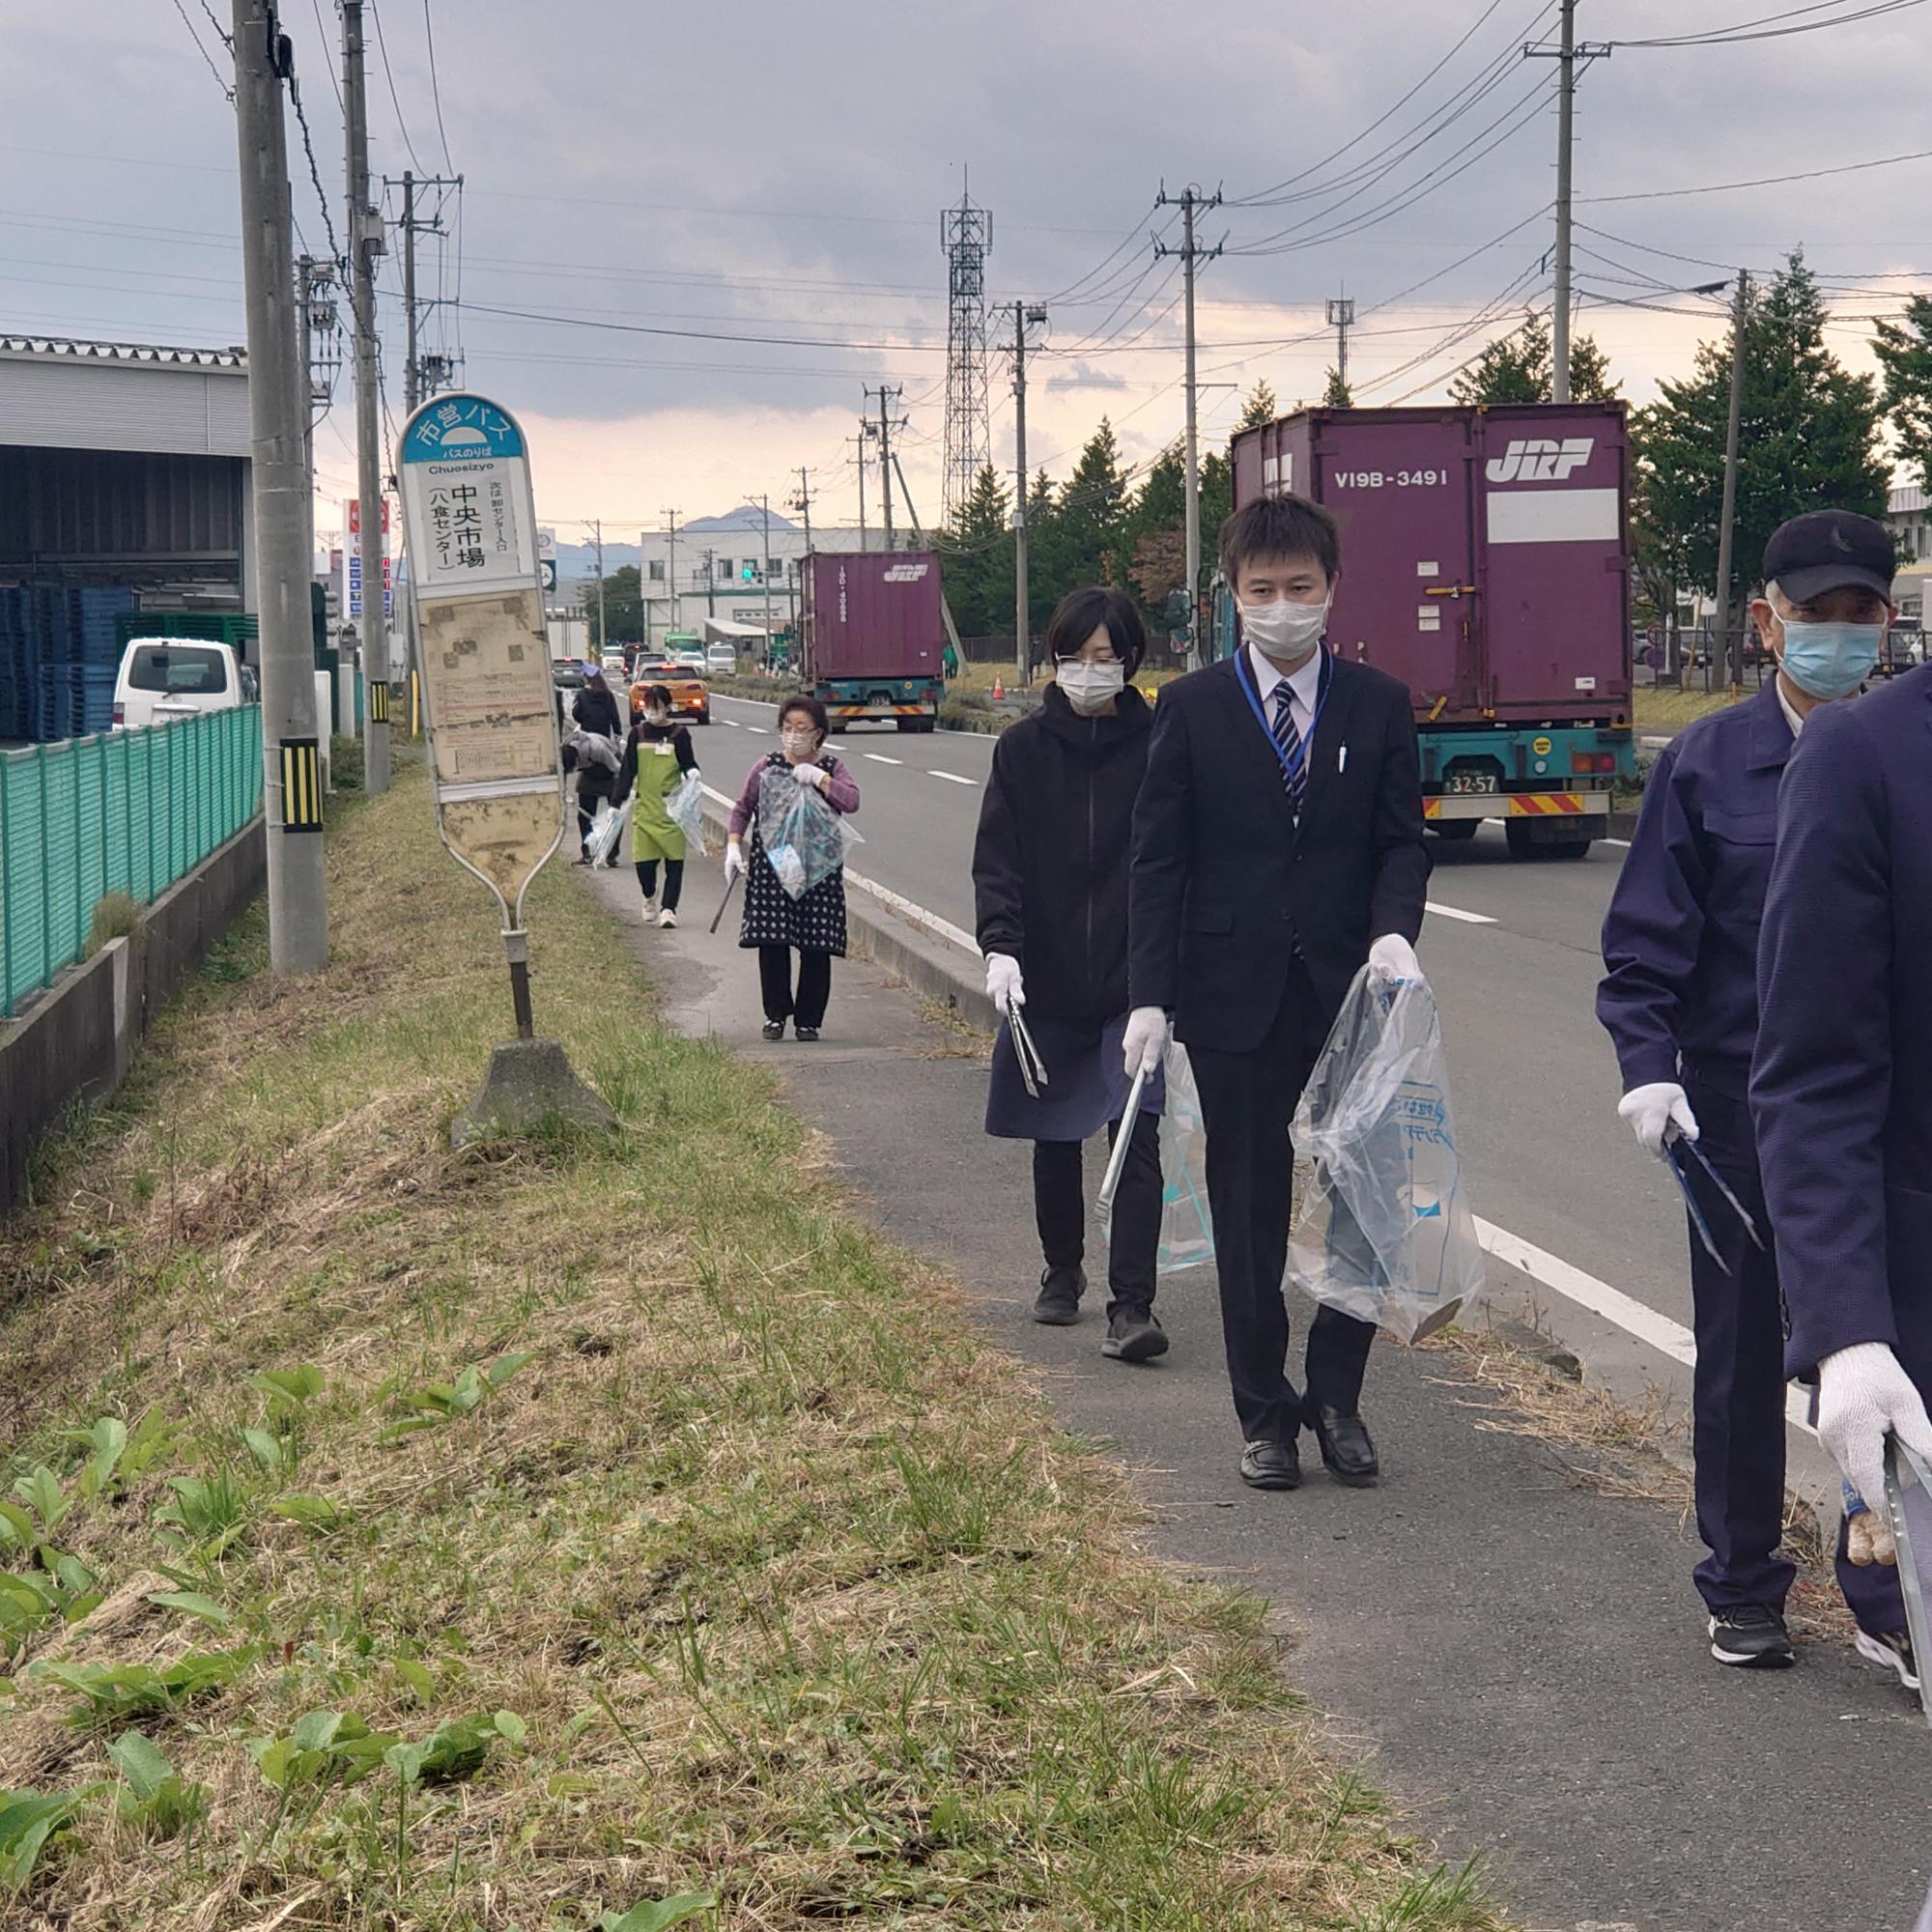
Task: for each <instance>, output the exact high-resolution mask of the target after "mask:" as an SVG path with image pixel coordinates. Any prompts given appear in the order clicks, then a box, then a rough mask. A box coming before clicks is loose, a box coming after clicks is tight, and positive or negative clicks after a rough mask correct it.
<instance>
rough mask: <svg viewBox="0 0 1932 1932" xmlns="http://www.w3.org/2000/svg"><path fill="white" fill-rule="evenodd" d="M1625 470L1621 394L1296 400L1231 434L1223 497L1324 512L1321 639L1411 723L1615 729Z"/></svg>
mask: <svg viewBox="0 0 1932 1932" xmlns="http://www.w3.org/2000/svg"><path fill="white" fill-rule="evenodd" d="M1628 464H1629V440H1628V437H1627V434H1626V430H1625V422H1624V408H1623V405H1622V404H1621V403H1575V404H1560V405H1557V404H1537V403H1524V404H1500V405H1496V406H1494V407H1492V408H1489V409H1463V408H1449V407H1442V408H1428V409H1397V410H1310V411H1306V412H1303V413H1301V414H1299V415H1293V416H1286V417H1284V418H1282V419H1281V420H1280V421H1279V422H1274V423H1268V424H1264V426H1263V427H1261V428H1259V429H1253V430H1248V431H1244V432H1243V433H1242V434H1240V435H1239V436H1237V437H1236V439H1235V444H1234V471H1235V502H1236V506H1239V505H1240V504H1243V503H1248V502H1251V501H1253V500H1254V498H1255V497H1260V496H1265V495H1272V494H1275V493H1277V492H1281V491H1293V492H1295V493H1297V494H1298V495H1301V496H1304V497H1313V498H1315V500H1316V501H1318V502H1320V503H1323V504H1325V505H1326V506H1327V507H1328V508H1329V509H1330V510H1331V511H1333V512H1334V515H1335V520H1336V522H1337V524H1338V525H1339V526H1341V532H1342V577H1341V582H1340V583H1339V584H1338V586H1337V588H1336V592H1335V607H1334V612H1333V615H1332V616H1331V618H1330V621H1329V626H1328V637H1329V640H1330V641H1331V643H1332V644H1333V645H1334V647H1335V648H1336V649H1337V650H1338V651H1340V652H1341V653H1342V654H1344V655H1345V656H1349V657H1354V658H1359V659H1361V660H1362V661H1363V662H1365V663H1368V664H1372V665H1376V666H1378V668H1381V669H1382V670H1385V671H1388V672H1389V673H1391V674H1392V675H1393V676H1396V677H1400V678H1402V679H1404V680H1406V683H1407V685H1408V688H1409V691H1410V694H1411V695H1412V696H1413V698H1414V701H1415V707H1416V711H1417V714H1418V717H1419V718H1421V719H1424V720H1427V721H1428V722H1429V723H1431V724H1435V725H1454V724H1464V723H1470V724H1473V723H1478V722H1490V723H1520V724H1531V723H1534V724H1552V725H1555V724H1571V725H1585V724H1596V725H1614V726H1623V725H1628V724H1629V723H1630V715H1631V710H1630V703H1631V668H1630V666H1631V651H1630V599H1629V575H1628V571H1629V564H1628V553H1629V544H1628V519H1627V497H1628V488H1629V478H1628Z"/></svg>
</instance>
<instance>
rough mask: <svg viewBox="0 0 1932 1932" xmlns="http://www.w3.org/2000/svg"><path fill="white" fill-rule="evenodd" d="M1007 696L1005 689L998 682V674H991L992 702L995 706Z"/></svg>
mask: <svg viewBox="0 0 1932 1932" xmlns="http://www.w3.org/2000/svg"><path fill="white" fill-rule="evenodd" d="M1006 695H1007V687H1006V686H1005V685H1004V684H1002V683H1001V682H1000V673H999V672H998V671H995V672H994V673H993V702H994V703H995V704H997V703H998V702H999V701H1000V699H1001V698H1003V697H1004V696H1006Z"/></svg>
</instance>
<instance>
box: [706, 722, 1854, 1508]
mask: <svg viewBox="0 0 1932 1932" xmlns="http://www.w3.org/2000/svg"><path fill="white" fill-rule="evenodd" d="M716 702H717V715H718V718H719V719H720V721H721V723H720V724H719V725H714V726H713V727H712V729H711V731H710V733H709V734H708V735H703V734H700V735H701V736H702V742H701V744H700V747H699V751H700V755H701V756H702V757H703V758H704V759H705V761H706V765H707V773H706V776H707V778H708V779H709V780H710V781H711V782H712V783H713V784H715V785H717V786H718V787H719V789H721V790H725V791H729V792H732V793H733V794H735V792H736V790H737V786H738V783H739V781H741V780H742V778H743V776H744V773H745V772H746V770H748V769H749V767H750V764H751V761H752V757H753V755H754V753H753V747H754V746H759V745H760V743H761V741H760V740H759V739H758V738H757V737H755V736H753V735H752V734H753V731H755V730H756V729H757V728H759V727H761V726H762V727H765V728H766V729H767V730H769V727H770V726H771V725H772V724H773V722H774V721H775V719H776V715H777V714H776V707H774V706H771V705H762V704H753V703H747V702H741V701H737V700H731V699H725V698H720V699H718V700H716ZM740 738H749V739H750V743H748V744H747V745H745V747H744V748H743V753H742V755H735V756H734V754H735V753H739V747H738V746H737V745H736V744H735V743H731V742H728V741H731V740H736V739H740ZM721 739H722V740H725V741H727V742H725V743H722V744H721V743H720V742H719V741H720V740H721ZM774 742H775V740H774V739H773V738H771V737H769V736H767V737H766V738H764V739H763V740H762V744H763V745H770V744H772V743H774ZM995 742H996V741H995V740H994V739H992V738H989V737H981V736H978V735H976V734H972V733H967V732H937V733H935V734H933V735H932V736H930V737H926V736H915V735H909V734H908V735H900V734H897V733H893V732H887V731H881V730H879V729H877V728H876V727H870V728H861V729H858V730H854V731H850V732H847V733H846V734H844V735H843V736H842V737H840V738H838V740H837V741H836V745H837V749H838V755H839V756H840V757H841V758H843V759H844V760H845V761H846V762H847V763H848V764H849V765H850V766H851V768H852V770H853V772H854V774H855V775H856V777H857V779H858V781H859V785H860V789H861V794H862V799H863V804H862V809H861V810H860V812H859V814H858V824H859V826H860V828H861V829H862V830H863V832H864V834H865V837H866V839H867V843H866V844H865V845H864V846H863V847H862V848H860V850H859V851H858V852H857V853H856V854H855V855H854V858H853V869H854V870H855V871H858V872H860V873H863V874H864V875H866V876H867V877H870V878H873V879H876V880H878V881H879V882H880V883H881V884H882V885H884V886H887V887H889V888H890V889H891V890H893V891H894V892H896V893H899V894H901V895H904V896H906V897H907V898H910V899H912V900H914V901H915V902H916V903H918V904H920V905H923V906H924V907H926V908H927V909H928V910H930V911H931V912H934V913H936V914H938V915H940V916H941V917H942V918H943V919H945V920H947V921H949V922H951V923H952V924H954V925H956V926H959V927H962V928H964V929H965V930H966V931H967V932H970V931H971V930H972V926H973V886H972V878H971V875H970V867H971V863H972V850H973V833H974V827H975V825H976V824H977V822H978V815H979V810H980V795H981V790H982V787H983V784H984V781H985V776H986V772H987V768H988V764H989V762H990V759H991V756H992V748H993V745H994V743H995ZM941 774H945V775H946V776H941ZM1432 849H1433V850H1434V852H1435V866H1436V869H1435V877H1434V879H1433V880H1432V882H1431V885H1430V902H1431V905H1432V908H1434V910H1432V912H1431V914H1430V916H1429V918H1428V920H1427V922H1426V924H1425V927H1424V931H1423V938H1422V944H1421V948H1420V951H1421V956H1422V959H1423V962H1424V964H1425V966H1426V967H1427V968H1428V971H1429V976H1430V979H1431V980H1432V982H1433V983H1434V985H1435V991H1436V996H1437V999H1438V1000H1439V1002H1440V1004H1441V1008H1442V1012H1443V1031H1444V1037H1445V1039H1446V1041H1447V1042H1448V1049H1449V1059H1450V1070H1451V1077H1452V1082H1453V1086H1454V1091H1455V1095H1456V1101H1457V1111H1458V1115H1459V1121H1460V1125H1461V1131H1462V1137H1463V1143H1464V1146H1465V1147H1466V1149H1467V1151H1468V1157H1469V1162H1470V1175H1469V1179H1470V1185H1471V1189H1472V1196H1473V1199H1474V1201H1475V1204H1476V1208H1477V1211H1478V1213H1480V1214H1481V1215H1482V1217H1483V1218H1484V1219H1485V1220H1486V1221H1489V1222H1492V1223H1493V1224H1495V1225H1496V1226H1498V1227H1499V1228H1501V1229H1503V1230H1506V1231H1507V1232H1508V1233H1509V1234H1511V1235H1514V1236H1520V1237H1521V1239H1523V1240H1525V1241H1528V1242H1530V1243H1533V1244H1534V1245H1535V1247H1537V1248H1539V1249H1541V1250H1544V1251H1546V1252H1547V1253H1548V1255H1549V1256H1550V1257H1552V1258H1554V1259H1555V1260H1556V1261H1558V1262H1559V1263H1563V1264H1569V1267H1570V1268H1572V1269H1575V1270H1580V1271H1581V1273H1582V1274H1583V1275H1585V1276H1587V1277H1590V1278H1591V1279H1592V1280H1593V1281H1600V1282H1603V1283H1606V1284H1608V1285H1609V1286H1610V1287H1612V1288H1613V1289H1615V1290H1617V1291H1620V1292H1621V1293H1623V1294H1625V1295H1628V1296H1631V1297H1633V1298H1634V1300H1636V1301H1637V1302H1638V1303H1640V1304H1641V1305H1642V1306H1643V1307H1644V1308H1647V1309H1650V1310H1654V1311H1656V1312H1657V1313H1658V1314H1660V1315H1662V1316H1663V1317H1665V1318H1666V1320H1667V1321H1668V1322H1670V1323H1674V1324H1677V1325H1678V1326H1679V1327H1681V1328H1686V1329H1688V1327H1689V1325H1690V1280H1689V1269H1688V1264H1687V1261H1686V1256H1685V1233H1684V1222H1683V1216H1682V1210H1681V1208H1680V1206H1679V1201H1678V1195H1677V1191H1676V1188H1675V1186H1674V1184H1673V1183H1672V1181H1671V1180H1670V1179H1669V1177H1668V1175H1667V1174H1666V1173H1665V1172H1664V1171H1663V1170H1662V1167H1661V1166H1660V1165H1659V1164H1658V1163H1657V1162H1655V1161H1653V1160H1651V1159H1649V1158H1647V1157H1646V1156H1645V1155H1643V1154H1642V1153H1641V1152H1640V1151H1638V1150H1637V1149H1636V1147H1635V1146H1634V1143H1633V1141H1632V1139H1631V1135H1630V1130H1629V1129H1628V1128H1627V1127H1626V1126H1625V1125H1624V1124H1623V1122H1621V1121H1619V1120H1618V1119H1617V1117H1616V1111H1615V1106H1616V1099H1617V1094H1618V1093H1619V1091H1620V1087H1619V1083H1618V1080H1617V1073H1616V1064H1615V1061H1614V1059H1613V1057H1612V1055H1611V1053H1610V1050H1609V1044H1608V1041H1607V1040H1606V1038H1605V1036H1604V1033H1603V1031H1602V1029H1601V1028H1600V1027H1599V1026H1598V1025H1597V1021H1596V1016H1595V1009H1594V1000H1595V994H1596V982H1597V978H1598V975H1599V973H1600V971H1601V965H1600V960H1599V955H1598V952H1597V936H1598V931H1599V928H1600V927H1601V925H1602V923H1603V917H1604V909H1605V906H1606V904H1607V903H1608V901H1609V896H1610V892H1611V889H1612V888H1613V887H1614V885H1615V883H1616V877H1617V871H1618V867H1619V866H1620V865H1621V863H1622V860H1623V849H1622V848H1621V847H1620V846H1618V845H1613V844H1610V843H1608V842H1601V843H1599V844H1597V845H1595V846H1594V847H1592V849H1591V852H1590V854H1589V856H1588V858H1586V859H1583V860H1580V861H1576V862H1557V863H1546V864H1531V863H1521V862H1518V861H1515V860H1512V859H1511V858H1510V857H1509V854H1508V852H1507V850H1506V849H1505V846H1504V842H1503V837H1502V829H1501V827H1500V826H1499V825H1496V824H1491V825H1487V826H1485V828H1484V829H1483V831H1482V833H1481V834H1480V835H1479V836H1478V837H1477V838H1475V839H1474V840H1472V841H1470V842H1469V843H1468V844H1465V845H1444V844H1441V843H1438V842H1435V841H1432ZM1456 914H1461V915H1463V917H1461V918H1458V917H1455V916H1453V915H1456ZM1476 921H1482V922H1487V923H1475V922H1476ZM1499 1279H1500V1280H1501V1282H1502V1283H1503V1297H1504V1298H1505V1299H1511V1298H1515V1299H1526V1300H1528V1301H1530V1302H1532V1303H1533V1306H1534V1309H1535V1311H1536V1313H1537V1314H1538V1315H1539V1317H1540V1318H1541V1319H1542V1320H1543V1321H1544V1322H1545V1325H1547V1326H1549V1327H1551V1328H1553V1329H1554V1331H1555V1332H1556V1333H1557V1334H1558V1335H1559V1336H1560V1337H1561V1338H1562V1339H1563V1340H1564V1341H1565V1342H1566V1343H1567V1344H1568V1345H1569V1346H1570V1347H1572V1348H1574V1349H1577V1350H1578V1351H1579V1352H1580V1353H1581V1354H1582V1355H1583V1358H1584V1359H1585V1360H1586V1361H1587V1362H1588V1363H1589V1365H1590V1368H1591V1370H1592V1372H1593V1374H1594V1375H1595V1376H1596V1377H1597V1378H1599V1379H1601V1380H1602V1381H1604V1382H1605V1384H1606V1385H1608V1386H1610V1387H1612V1388H1615V1389H1616V1390H1617V1391H1618V1392H1619V1393H1620V1394H1622V1395H1624V1396H1625V1397H1626V1398H1628V1399H1631V1400H1644V1399H1646V1398H1647V1397H1648V1396H1649V1394H1650V1393H1651V1391H1652V1389H1653V1387H1655V1388H1658V1389H1661V1390H1662V1391H1663V1392H1664V1393H1665V1394H1666V1395H1667V1396H1668V1397H1669V1398H1670V1399H1671V1401H1672V1402H1673V1404H1674V1405H1675V1406H1676V1407H1677V1409H1678V1410H1679V1411H1680V1412H1681V1411H1682V1408H1683V1405H1684V1404H1685V1403H1686V1402H1687V1401H1688V1396H1689V1386H1690V1378H1689V1374H1688V1371H1687V1369H1686V1368H1685V1365H1684V1364H1683V1363H1682V1362H1681V1361H1677V1360H1674V1359H1671V1358H1670V1357H1668V1356H1666V1355H1665V1354H1663V1353H1661V1352H1660V1351H1659V1350H1658V1349H1657V1348H1656V1347H1655V1346H1653V1345H1652V1343H1650V1342H1648V1341H1643V1340H1638V1339H1634V1338H1633V1336H1632V1335H1631V1334H1630V1332H1629V1330H1628V1328H1627V1326H1624V1325H1620V1324H1619V1323H1618V1322H1616V1321H1609V1320H1605V1319H1604V1318H1603V1317H1602V1316H1600V1315H1598V1314H1595V1313H1592V1312H1590V1311H1588V1310H1586V1309H1584V1308H1581V1307H1579V1306H1577V1304H1576V1303H1575V1302H1574V1301H1573V1300H1571V1299H1569V1298H1568V1297H1567V1296H1566V1295H1565V1294H1564V1293H1560V1292H1559V1290H1558V1289H1557V1288H1556V1287H1553V1286H1552V1285H1551V1284H1552V1283H1555V1282H1565V1281H1568V1279H1569V1277H1568V1275H1567V1274H1566V1273H1565V1272H1564V1271H1563V1270H1562V1269H1560V1268H1559V1269H1550V1270H1545V1279H1544V1280H1542V1281H1541V1282H1537V1283H1534V1284H1527V1283H1525V1282H1524V1281H1522V1280H1521V1279H1520V1278H1519V1277H1512V1276H1510V1275H1508V1274H1507V1273H1501V1274H1499ZM1581 1292H1582V1293H1590V1292H1591V1291H1590V1290H1589V1289H1588V1288H1587V1286H1586V1287H1585V1288H1584V1289H1583V1290H1582V1291H1581ZM1796 1466H1797V1469H1798V1472H1799V1474H1800V1476H1801V1478H1802V1486H1803V1487H1804V1489H1806V1490H1807V1491H1811V1492H1823V1491H1824V1490H1825V1488H1826V1487H1827V1484H1826V1471H1825V1469H1824V1465H1823V1463H1822V1461H1820V1460H1818V1459H1816V1458H1815V1456H1813V1455H1810V1454H1809V1453H1808V1451H1807V1446H1806V1445H1804V1444H1802V1443H1801V1444H1800V1460H1799V1463H1798V1464H1797V1465H1796Z"/></svg>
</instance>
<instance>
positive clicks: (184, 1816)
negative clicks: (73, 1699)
mask: <svg viewBox="0 0 1932 1932" xmlns="http://www.w3.org/2000/svg"><path fill="white" fill-rule="evenodd" d="M107 1755H108V1756H109V1757H110V1758H111V1759H112V1760H113V1763H114V1768H115V1770H116V1771H118V1772H119V1773H120V1774H121V1778H122V1784H121V1788H120V1790H119V1791H118V1792H117V1793H116V1794H115V1799H114V1809H115V1813H116V1815H117V1816H118V1817H119V1818H120V1819H121V1821H122V1823H123V1824H126V1825H130V1826H132V1827H133V1828H134V1830H136V1831H137V1832H139V1833H141V1835H142V1836H143V1837H145V1838H154V1839H162V1838H178V1837H180V1836H181V1834H182V1833H184V1832H185V1831H187V1830H189V1829H190V1828H192V1827H193V1826H196V1825H198V1824H200V1823H201V1821H202V1820H203V1819H204V1818H206V1817H207V1816H208V1804H209V1789H208V1786H207V1785H205V1784H201V1783H198V1782H196V1781H194V1780H192V1779H185V1778H183V1777H182V1776H181V1775H180V1773H179V1772H177V1771H176V1770H175V1769H174V1767H173V1766H172V1765H170V1764H169V1763H168V1761H167V1759H166V1758H165V1757H163V1756H162V1755H161V1753H160V1751H159V1749H158V1748H157V1747H156V1745H155V1743H154V1741H153V1740H152V1739H150V1738H145V1737H143V1736H142V1735H141V1733H140V1732H139V1731H124V1732H122V1734H121V1735H120V1736H119V1737H118V1738H116V1739H115V1740H114V1742H113V1743H112V1744H111V1745H109V1746H108V1747H107Z"/></svg>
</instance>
